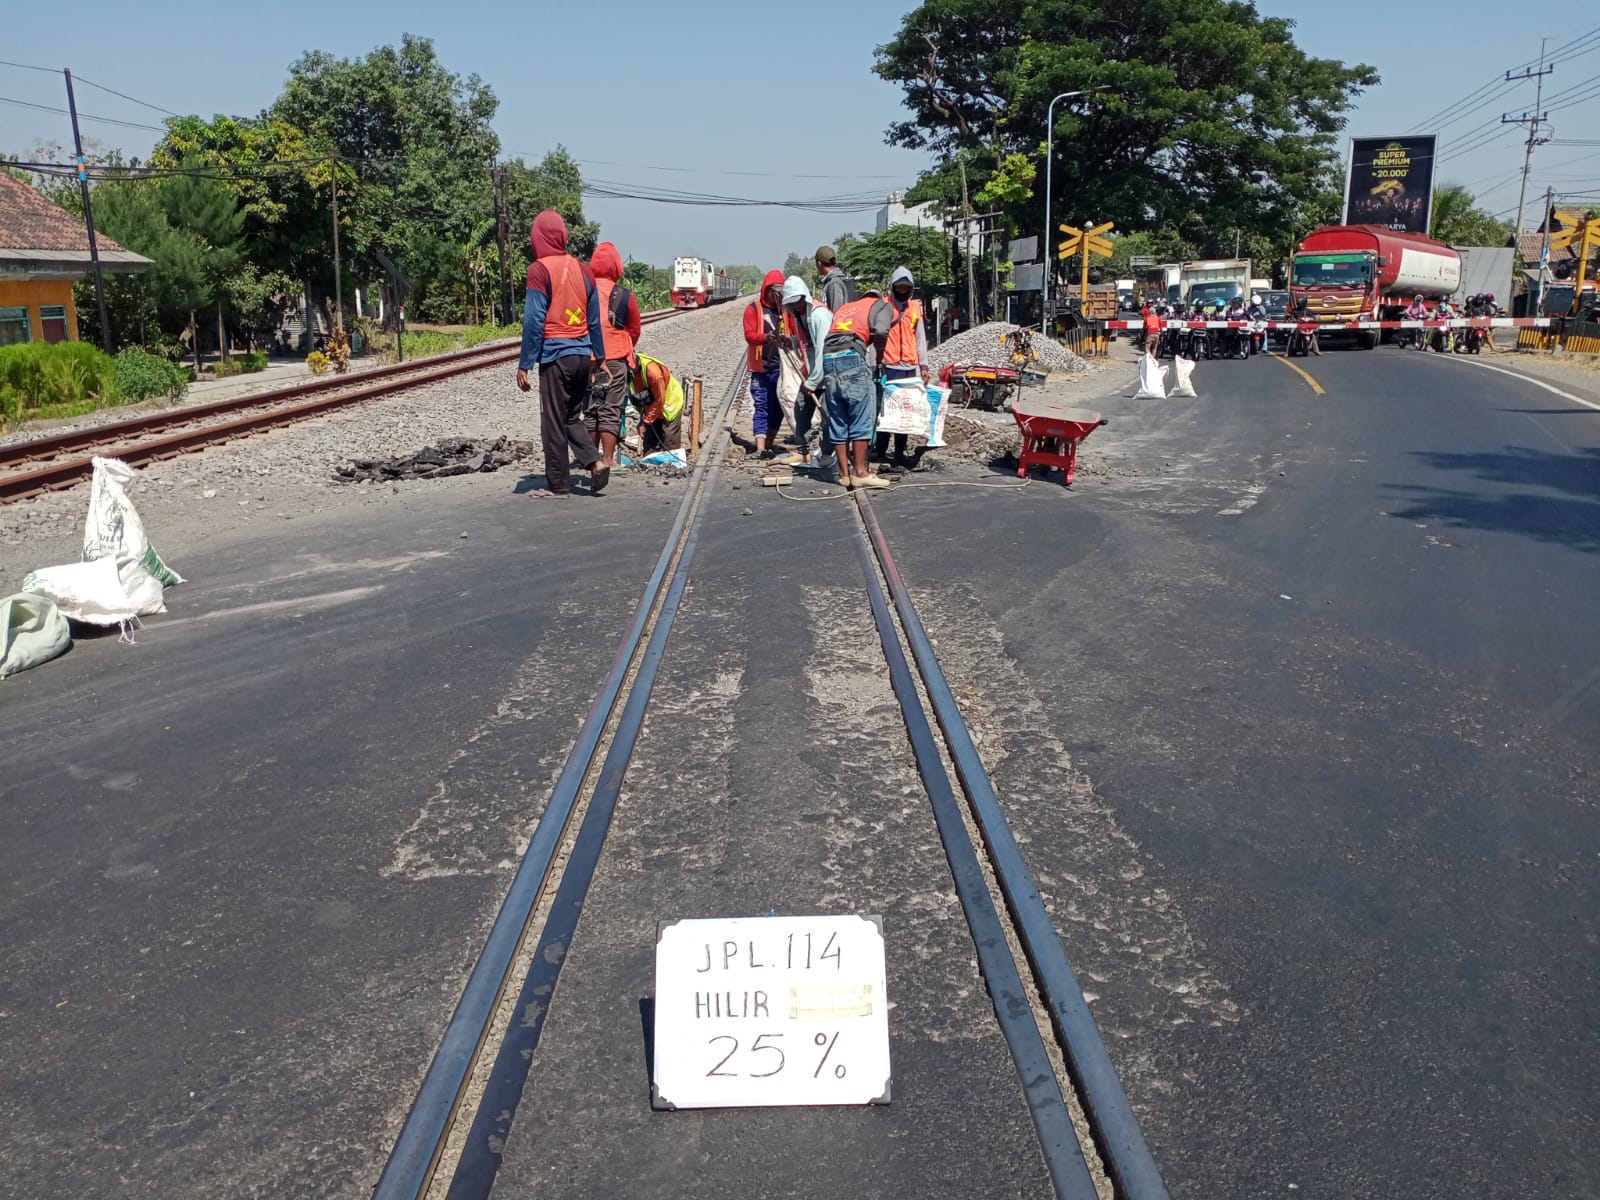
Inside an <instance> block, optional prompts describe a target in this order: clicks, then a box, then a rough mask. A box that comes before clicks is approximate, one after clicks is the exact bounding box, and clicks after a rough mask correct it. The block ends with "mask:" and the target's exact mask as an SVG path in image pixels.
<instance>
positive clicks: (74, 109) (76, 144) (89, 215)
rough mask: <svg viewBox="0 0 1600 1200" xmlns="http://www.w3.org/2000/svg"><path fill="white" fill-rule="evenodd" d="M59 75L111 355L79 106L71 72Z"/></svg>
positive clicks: (104, 341)
mask: <svg viewBox="0 0 1600 1200" xmlns="http://www.w3.org/2000/svg"><path fill="white" fill-rule="evenodd" d="M61 74H62V75H64V76H65V77H66V80H67V111H68V112H69V113H70V114H71V115H72V149H73V153H74V154H75V155H76V156H77V164H78V190H79V191H80V192H81V193H82V195H83V223H84V225H85V226H86V227H87V228H88V230H89V262H90V263H91V264H93V266H94V302H95V307H96V308H97V309H98V310H99V312H100V346H101V348H102V349H103V350H104V351H105V352H106V353H107V354H110V353H111V322H110V321H108V320H107V319H106V281H105V276H104V275H103V274H102V273H101V271H100V243H99V241H98V240H97V239H96V238H95V236H94V205H93V204H92V203H90V200H89V170H88V168H87V167H86V166H84V162H83V137H82V136H81V135H80V134H79V133H78V102H77V100H75V99H74V98H73V95H72V72H71V70H69V69H68V68H66V67H63V68H62V69H61Z"/></svg>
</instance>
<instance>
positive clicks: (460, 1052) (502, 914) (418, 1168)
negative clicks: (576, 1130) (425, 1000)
mask: <svg viewBox="0 0 1600 1200" xmlns="http://www.w3.org/2000/svg"><path fill="white" fill-rule="evenodd" d="M742 361H743V360H742V355H741V366H740V368H739V370H738V371H736V372H735V375H734V381H733V383H732V384H731V385H730V387H729V389H728V393H727V395H726V396H724V397H723V399H722V402H721V405H720V406H719V408H718V411H717V415H716V417H715V418H713V420H712V425H713V426H716V425H720V424H721V423H722V421H723V420H724V419H725V418H726V415H727V413H728V411H729V409H730V408H731V407H732V405H733V401H734V399H735V397H736V396H737V395H738V387H739V383H740V382H741V381H742V379H743V377H744V369H743V366H742ZM722 457H723V455H722V452H721V450H720V448H719V450H718V451H717V452H715V453H712V454H706V455H703V456H702V457H701V459H700V461H699V463H698V464H696V466H695V470H694V474H693V475H692V476H691V478H690V483H689V493H688V495H686V496H685V497H684V499H683V502H682V503H681V504H680V505H679V506H678V515H677V518H676V520H675V521H674V522H673V525H672V529H671V530H670V531H669V532H668V534H667V540H666V545H665V546H664V547H663V548H662V550H661V555H660V557H659V558H657V560H656V565H655V569H654V570H653V571H652V572H651V573H650V578H649V580H648V581H647V582H646V584H645V589H644V594H643V595H642V596H641V597H640V600H639V604H638V606H637V607H636V608H635V610H634V615H633V620H632V621H631V623H630V624H629V626H628V631H627V633H626V634H625V635H624V636H623V639H622V644H621V645H620V646H618V647H617V653H616V657H615V658H614V659H613V660H612V663H611V670H610V671H609V672H608V673H607V675H606V678H605V681H604V682H603V683H602V684H601V685H600V690H599V692H598V693H597V694H596V696H595V698H594V702H593V703H592V704H591V705H590V706H589V713H588V715H587V716H586V717H585V718H584V721H583V725H582V727H581V728H580V729H579V730H578V737H577V740H576V741H575V742H574V743H573V746H572V749H571V750H570V751H569V752H568V754H567V759H566V762H565V764H564V765H563V766H562V768H561V774H560V776H559V777H558V778H557V779H556V783H555V787H554V788H553V789H552V790H551V793H550V798H549V799H548V800H547V801H546V803H545V808H544V812H543V813H542V814H541V815H540V818H539V823H538V825H537V826H535V828H534V831H533V836H532V838H530V839H529V842H528V848H527V850H526V851H524V853H523V856H522V861H521V862H520V863H519V864H518V865H517V871H516V874H515V875H514V876H513V878H512V880H511V885H510V887H509V888H508V889H507V891H506V897H505V899H504V900H503V901H502V902H501V905H500V910H499V912H498V913H497V914H496V915H495V919H494V924H493V925H492V926H491V927H490V930H489V935H488V937H487V938H486V939H485V941H484V946H483V950H482V952H481V953H480V954H479V956H478V960H477V962H476V963H474V964H473V968H472V971H471V974H470V975H469V976H468V978H467V983H466V986H465V987H464V988H463V989H462V993H461V999H460V1000H459V1001H457V1003H456V1008H455V1011H454V1013H453V1014H452V1015H451V1017H450V1021H449V1024H448V1025H447V1026H446V1027H445V1031H444V1035H443V1037H442V1038H441V1039H440V1042H439V1048H438V1049H437V1051H435V1053H434V1056H433V1060H432V1062H430V1063H429V1065H428V1070H427V1073H426V1075H425V1076H424V1077H423V1080H422V1086H421V1087H420V1088H419V1089H418V1091H417V1096H416V1099H415V1100H414V1101H413V1102H412V1105H411V1110H410V1112H409V1113H407V1115H406V1119H405V1123H404V1125H402V1127H401V1129H400V1133H399V1136H398V1137H397V1138H396V1139H395V1144H394V1147H393V1149H392V1150H391V1152H390V1155H389V1159H388V1162H387V1163H386V1164H385V1166H384V1169H383V1173H382V1175H381V1176H379V1179H378V1183H377V1187H376V1188H375V1189H374V1191H373V1200H419V1198H420V1197H422V1196H423V1195H425V1194H426V1192H427V1190H428V1188H429V1187H430V1186H431V1184H432V1182H433V1175H434V1171H435V1169H436V1168H437V1166H438V1163H439V1158H440V1155H441V1154H442V1153H443V1151H444V1146H445V1142H446V1140H447V1138H448V1137H449V1134H450V1130H451V1129H452V1127H453V1126H454V1124H455V1118H456V1114H457V1110H458V1108H459V1106H460V1104H461V1101H462V1099H463V1096H464V1093H465V1091H466V1088H467V1085H468V1083H469V1081H470V1079H471V1076H472V1071H473V1067H474V1065H475V1064H476V1063H477V1061H478V1059H479V1056H480V1054H481V1052H482V1050H483V1048H484V1044H485V1041H486V1039H487V1037H488V1035H489V1031H490V1026H491V1024H492V1022H493V1019H494V1014H495V1010H496V1009H497V1008H498V1006H499V1003H500V997H501V995H502V994H503V992H504V991H505V988H506V985H507V983H508V982H509V979H510V974H511V970H512V967H513V965H514V964H515V962H516V959H517V955H518V952H519V950H520V949H521V947H522V945H523V943H524V941H525V939H526V937H527V936H528V934H529V932H530V930H529V928H528V926H529V923H530V922H531V920H532V919H533V915H534V912H535V910H536V908H537V907H538V903H539V899H540V897H541V896H542V895H543V894H544V892H545V891H546V890H547V888H548V886H549V883H550V882H551V879H552V869H553V867H554V865H555V859H556V855H557V853H558V852H559V850H560V848H561V845H562V843H563V842H564V841H565V838H566V833H567V827H568V825H569V824H570V823H571V820H572V816H573V812H574V810H575V808H576V807H577V801H578V796H579V791H580V789H581V788H582V785H583V781H584V779H585V778H586V777H587V775H588V773H589V770H590V767H591V766H592V765H593V763H594V757H595V754H596V752H597V750H598V748H599V744H600V740H601V735H602V733H603V732H604V730H605V726H606V724H607V723H608V722H609V720H610V718H611V714H612V712H613V710H614V709H615V707H616V704H617V699H618V697H619V696H620V694H621V692H622V688H623V684H624V682H625V681H626V678H627V675H628V670H629V667H630V666H631V665H632V662H633V659H634V655H635V652H636V651H637V650H638V648H639V643H640V641H641V640H642V639H643V637H644V631H645V628H646V626H647V625H648V624H649V620H650V616H651V613H652V611H653V610H654V609H655V605H656V601H657V599H658V598H660V597H661V588H662V583H663V581H665V579H666V577H667V572H668V570H669V569H671V568H672V564H673V560H674V557H676V559H677V567H676V569H675V570H674V573H673V578H672V583H671V585H670V589H669V591H668V593H667V596H666V601H665V603H664V604H663V605H662V607H661V613H660V617H659V618H658V620H657V622H656V627H655V629H654V630H653V631H652V633H651V637H650V641H649V644H648V646H647V647H646V649H645V654H644V658H643V659H641V661H640V667H639V674H638V676H637V677H636V679H635V681H634V684H633V690H632V692H631V693H630V695H629V698H628V702H627V703H626V704H625V705H624V708H623V715H622V720H621V723H620V724H619V726H618V728H617V731H616V734H615V737H614V739H613V744H612V747H611V750H610V751H609V752H608V753H607V755H606V759H605V763H604V765H603V766H602V769H601V773H600V782H599V784H598V785H597V788H596V798H597V799H598V800H599V802H600V807H601V809H602V810H603V812H604V816H603V817H600V816H597V817H595V818H594V819H595V821H596V822H597V823H598V822H601V821H603V822H604V825H605V826H606V827H609V823H610V814H611V811H612V810H613V809H614V807H615V802H616V795H615V789H616V788H618V787H620V786H621V775H622V771H623V770H624V769H625V767H626V762H627V756H628V755H629V754H631V753H632V748H633V743H634V741H635V740H636V739H637V737H638V732H639V726H640V725H641V724H642V720H643V713H644V704H645V702H646V701H648V699H649V690H650V686H651V685H652V684H653V682H654V678H655V670H656V667H657V666H658V665H659V663H660V658H661V651H662V649H663V648H664V647H665V644H666V637H667V634H668V633H670V631H671V624H672V617H673V616H675V615H676V613H677V605H678V601H679V599H680V598H681V597H682V595H683V588H684V585H685V583H686V581H687V577H688V566H689V561H690V558H691V557H692V554H693V547H694V545H695V543H696V542H697V541H698V538H699V530H700V525H701V521H702V518H703V516H704V513H705V504H704V501H705V498H706V497H707V496H708V495H709V494H710V482H711V481H712V479H714V478H715V477H716V475H717V474H718V473H720V471H721V461H722ZM713 464H715V465H713ZM691 521H692V522H693V524H692V527H691V525H690V523H691ZM686 528H688V529H689V533H688V537H687V538H685V536H684V533H685V529H686ZM680 547H681V549H682V553H681V554H680V553H679V549H680ZM647 672H648V674H647ZM641 696H642V698H640V697H641ZM636 698H640V699H638V703H637V705H636V704H635V699H636ZM622 743H626V751H620V750H619V745H621V744H622ZM619 753H622V758H621V759H620V760H617V759H616V756H617V755H618V754H619ZM614 760H615V761H614ZM607 795H609V797H610V798H609V800H607V799H606V796H607ZM590 808H591V811H592V810H593V809H594V803H593V802H591V805H590ZM604 833H605V829H604V828H601V827H599V825H598V824H597V826H596V828H594V829H591V827H590V821H589V817H588V815H587V814H586V815H585V820H584V822H583V824H582V826H580V830H579V836H578V845H576V846H574V849H573V853H572V857H571V858H570V859H569V862H568V865H567V867H566V870H565V873H564V874H563V879H562V884H561V888H560V889H559V890H558V892H557V896H556V901H555V904H554V906H553V907H552V910H551V914H550V918H549V920H552V921H554V920H557V919H558V918H557V914H558V913H559V914H561V916H560V918H559V920H560V922H562V923H563V924H562V928H575V927H576V923H577V917H578V915H579V914H580V913H581V909H582V894H581V893H580V894H579V895H578V896H577V903H576V905H574V904H573V896H572V894H571V893H570V892H568V891H567V889H566V878H567V876H570V875H572V874H573V868H572V863H573V861H575V860H577V859H578V858H579V855H580V852H581V854H582V855H583V856H584V861H588V860H589V859H591V858H592V859H593V861H598V855H599V852H600V846H601V845H602V844H603V841H604ZM586 835H587V836H586ZM588 871H589V874H590V875H591V876H592V873H593V862H589V866H588ZM587 886H588V881H587V879H584V880H583V888H584V890H586V889H587ZM547 927H548V921H547ZM566 936H567V937H570V933H568V934H567V935H566ZM540 944H541V945H544V944H546V943H545V941H544V938H543V936H542V935H541V939H540ZM568 944H569V943H568V942H567V941H565V940H563V941H562V951H563V952H562V955H561V957H562V958H565V951H566V949H567V947H568ZM541 958H542V955H539V954H536V955H535V958H534V962H535V964H536V965H537V964H538V963H539V962H540V959H541ZM529 978H530V979H531V978H532V975H531V974H530V976H529ZM535 986H537V985H535ZM522 990H523V993H524V994H523V995H522V996H521V997H520V998H519V1006H522V1007H520V1011H523V1012H526V1011H528V1010H527V1009H526V1007H525V1005H526V1004H527V1003H528V1002H529V1001H530V1000H537V1001H538V1002H540V1003H542V1004H543V1005H545V1006H546V1007H548V1004H549V1000H550V997H549V996H542V997H536V996H534V995H533V993H532V992H530V991H529V990H528V985H527V984H526V983H525V985H524V988H523V989H522ZM518 1025H519V1022H518V1021H517V1020H516V1019H513V1022H512V1027H511V1031H510V1033H509V1034H508V1038H509V1037H518V1038H523V1039H526V1037H527V1036H528V1034H529V1033H530V1032H531V1035H532V1040H533V1043H534V1044H537V1041H538V1035H539V1030H540V1029H542V1026H543V1017H542V1014H541V1015H540V1019H539V1022H538V1025H536V1026H535V1027H534V1028H533V1029H532V1030H528V1029H519V1028H518ZM522 1044H525V1042H524V1043H521V1044H519V1047H518V1050H517V1052H516V1053H515V1059H516V1063H515V1064H511V1065H512V1066H513V1069H520V1070H521V1072H522V1076H523V1077H525V1075H526V1071H527V1067H528V1065H529V1064H528V1058H527V1057H524V1056H523V1055H522V1054H521V1045H522ZM503 1049H504V1045H503V1046H502V1050H503ZM500 1057H501V1056H500V1055H499V1054H497V1061H496V1064H495V1068H494V1077H495V1078H496V1079H497V1080H498V1084H499V1086H498V1091H497V1093H496V1094H497V1096H499V1097H501V1099H500V1102H502V1103H503V1102H504V1099H505V1098H510V1099H512V1100H513V1101H514V1100H515V1099H517V1098H520V1095H521V1090H522V1077H516V1078H514V1079H512V1080H511V1082H514V1084H515V1087H514V1089H511V1090H514V1092H515V1095H510V1092H509V1091H508V1089H507V1086H506V1085H507V1082H508V1076H507V1075H506V1074H504V1073H502V1071H501V1067H502V1066H503V1065H506V1064H502V1062H501V1061H500ZM529 1057H531V1047H530V1055H529ZM488 1111H490V1110H489V1108H488V1105H487V1104H485V1105H483V1106H480V1109H479V1112H478V1113H477V1114H475V1117H474V1131H476V1126H477V1118H478V1116H480V1115H481V1114H482V1113H484V1112H488ZM479 1149H480V1150H481V1149H482V1147H479ZM493 1166H494V1167H496V1168H497V1167H498V1155H496V1156H495V1161H494V1163H493ZM493 1177H494V1176H493V1171H492V1170H491V1171H490V1172H489V1173H488V1175H487V1182H489V1183H492V1182H493ZM470 1178H482V1175H481V1174H476V1175H475V1174H473V1173H472V1172H469V1174H468V1176H465V1177H463V1183H462V1186H463V1187H466V1186H467V1185H468V1180H469V1179H470ZM450 1194H451V1196H457V1195H458V1193H457V1191H456V1189H455V1186H454V1182H453V1181H452V1188H451V1192H450ZM463 1194H472V1195H485V1194H487V1192H486V1190H485V1191H481V1192H469V1193H463Z"/></svg>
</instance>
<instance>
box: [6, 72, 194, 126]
mask: <svg viewBox="0 0 1600 1200" xmlns="http://www.w3.org/2000/svg"><path fill="white" fill-rule="evenodd" d="M0 67H16V68H17V69H18V70H22V71H42V72H43V73H44V74H46V75H59V74H61V72H60V71H59V70H58V69H56V68H55V67H41V66H39V65H38V64H36V63H19V62H10V61H8V60H6V59H3V58H0ZM73 78H74V79H76V80H77V81H78V82H79V83H87V84H88V85H89V86H90V87H92V88H98V89H99V90H100V91H102V92H109V93H110V94H111V95H113V96H120V97H122V99H124V100H128V101H131V102H132V103H134V104H138V105H140V106H142V107H144V108H151V109H154V110H155V111H156V112H158V113H166V114H167V116H169V117H178V116H182V115H183V114H182V113H175V112H173V111H172V110H171V109H170V108H162V107H161V105H159V104H151V103H150V101H148V100H141V99H139V97H137V96H130V95H128V93H127V92H119V91H117V89H116V88H113V87H107V86H106V85H105V84H103V83H96V82H95V81H94V80H92V79H86V78H85V77H84V76H82V75H74V76H73ZM80 115H81V114H80Z"/></svg>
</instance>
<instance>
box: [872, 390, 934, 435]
mask: <svg viewBox="0 0 1600 1200" xmlns="http://www.w3.org/2000/svg"><path fill="white" fill-rule="evenodd" d="M932 429H933V411H932V409H931V408H930V407H929V405H928V389H927V387H926V386H925V385H924V384H923V382H922V380H920V379H886V380H884V383H883V412H882V413H880V414H879V415H878V432H879V433H908V434H910V433H914V434H916V435H917V436H918V437H926V436H927V435H928V434H929V433H930V432H931V431H932Z"/></svg>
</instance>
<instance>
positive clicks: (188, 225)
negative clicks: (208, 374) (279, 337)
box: [161, 174, 245, 373]
mask: <svg viewBox="0 0 1600 1200" xmlns="http://www.w3.org/2000/svg"><path fill="white" fill-rule="evenodd" d="M161 191H162V201H163V203H164V205H165V207H166V213H167V223H168V224H169V225H170V226H171V227H172V232H171V235H170V236H171V242H170V243H169V245H168V246H167V253H168V255H169V256H170V257H171V258H172V259H173V261H174V262H175V263H177V264H180V265H179V266H178V270H179V273H180V275H181V278H182V279H183V280H184V281H185V285H186V286H185V290H186V291H187V295H188V301H189V304H190V306H191V312H190V319H189V335H190V338H191V339H192V345H191V349H192V350H193V352H194V365H195V371H196V373H198V372H199V370H200V330H199V324H198V322H197V321H196V320H195V317H194V310H195V309H198V308H200V307H202V306H204V307H207V308H210V307H215V309H216V313H217V348H218V350H219V351H220V352H221V354H222V357H223V359H224V361H226V360H227V358H228V332H227V324H226V321H225V319H224V311H225V309H226V306H227V298H228V291H229V286H230V283H231V282H232V280H233V276H234V275H235V273H237V272H238V271H239V270H240V269H241V267H242V266H243V265H244V251H243V249H242V247H241V241H242V239H243V235H244V217H245V214H244V209H243V208H241V207H240V205H239V199H238V197H237V196H236V195H235V194H234V193H233V191H232V190H230V189H229V188H228V186H227V185H226V184H224V183H222V182H220V181H219V180H216V179H213V178H210V177H208V176H204V175H199V174H191V175H176V176H173V177H172V178H170V179H168V180H167V181H166V183H165V185H164V186H163V187H162V189H161Z"/></svg>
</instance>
